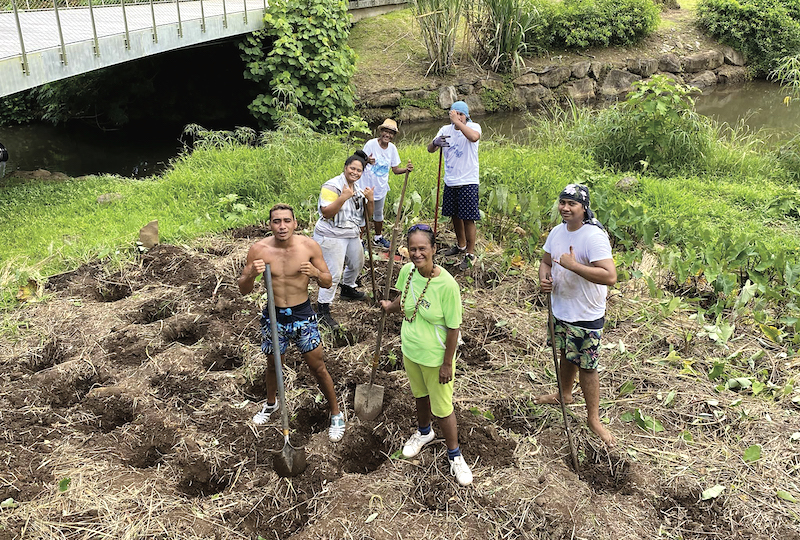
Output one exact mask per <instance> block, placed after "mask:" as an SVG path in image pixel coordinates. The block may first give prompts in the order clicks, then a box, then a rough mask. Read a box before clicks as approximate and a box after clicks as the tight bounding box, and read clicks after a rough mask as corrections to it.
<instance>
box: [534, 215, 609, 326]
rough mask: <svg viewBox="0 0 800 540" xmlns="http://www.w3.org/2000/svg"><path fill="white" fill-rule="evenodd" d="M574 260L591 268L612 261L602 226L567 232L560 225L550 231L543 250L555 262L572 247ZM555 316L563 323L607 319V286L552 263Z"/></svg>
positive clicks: (565, 226)
mask: <svg viewBox="0 0 800 540" xmlns="http://www.w3.org/2000/svg"><path fill="white" fill-rule="evenodd" d="M570 246H572V249H573V251H574V253H575V260H576V261H578V262H579V263H581V264H585V265H589V264H590V263H592V262H595V261H602V260H603V259H611V258H613V257H612V255H611V243H610V242H609V241H608V235H606V233H605V231H603V230H602V229H600V227H595V226H594V225H587V224H583V226H582V227H581V228H580V229H578V230H577V231H573V232H570V231H568V230H567V225H566V223H561V224H560V225H558V226H557V227H556V228H555V229H553V230H552V231H550V234H549V235H548V236H547V240H546V241H545V243H544V250H545V251H546V252H547V253H549V254H550V257H552V258H553V259H560V258H561V256H562V255H563V254H564V253H569V248H570ZM551 274H552V276H553V315H554V316H555V317H556V318H557V319H559V320H562V321H564V322H568V323H571V322H577V321H594V320H597V319H599V318H600V317H603V316H605V313H606V295H607V293H608V287H606V286H605V285H598V284H597V283H592V282H591V281H588V280H586V279H584V278H582V277H581V276H579V275H578V274H576V273H575V272H573V271H572V270H567V269H566V268H564V267H563V266H561V265H560V264H556V263H555V262H553V266H552V269H551Z"/></svg>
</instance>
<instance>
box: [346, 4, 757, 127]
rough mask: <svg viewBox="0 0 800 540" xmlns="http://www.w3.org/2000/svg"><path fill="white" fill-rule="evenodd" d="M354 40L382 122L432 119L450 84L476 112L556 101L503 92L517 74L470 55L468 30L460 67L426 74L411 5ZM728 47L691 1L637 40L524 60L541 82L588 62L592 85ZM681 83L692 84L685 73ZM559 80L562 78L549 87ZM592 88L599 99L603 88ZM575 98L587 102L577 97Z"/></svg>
mask: <svg viewBox="0 0 800 540" xmlns="http://www.w3.org/2000/svg"><path fill="white" fill-rule="evenodd" d="M350 45H351V46H352V47H353V48H354V49H355V51H356V53H357V55H358V61H357V64H356V74H355V77H354V79H353V82H354V84H355V86H356V88H357V93H358V98H359V104H360V106H361V107H362V114H363V115H364V116H365V117H366V118H367V119H368V120H370V121H375V120H380V119H382V116H387V115H395V116H397V117H399V118H400V119H401V120H403V121H416V120H426V119H429V118H430V117H431V116H433V115H435V114H436V110H437V109H438V108H440V107H439V102H438V95H432V93H433V92H435V91H437V90H439V89H441V88H443V87H448V86H453V87H454V88H455V89H456V91H457V92H458V94H459V97H463V96H464V95H465V94H471V93H473V91H476V92H477V94H480V101H481V103H480V104H479V103H478V102H477V100H476V99H475V98H477V97H478V95H476V96H474V98H473V101H472V103H471V104H475V105H477V107H475V109H476V111H477V112H478V113H479V114H480V112H481V110H480V109H481V105H482V106H483V109H485V111H486V112H494V111H496V110H504V109H505V110H508V109H519V108H524V106H526V105H527V106H528V108H534V107H535V106H536V105H537V104H538V103H540V102H546V101H550V100H551V99H552V95H550V94H551V93H550V91H549V90H546V91H545V90H542V89H540V88H536V89H533V90H532V91H533V93H535V94H538V96H535V97H533V98H531V97H530V95H529V94H530V93H531V90H528V91H527V92H523V93H522V95H520V93H519V92H517V95H514V92H513V88H511V89H512V91H511V92H505V95H504V92H503V86H504V84H505V85H506V86H507V87H508V82H509V80H510V79H513V77H510V76H508V75H505V76H504V75H500V74H496V73H493V72H491V71H489V70H486V69H483V68H482V67H481V66H479V65H477V63H476V62H474V61H473V60H472V58H471V56H470V50H469V39H467V38H465V36H464V32H463V31H462V32H461V35H460V36H459V39H458V40H457V42H456V47H455V55H454V56H455V66H454V68H453V69H452V70H451V73H449V74H448V75H446V76H437V75H434V74H430V73H428V67H429V61H428V57H427V52H426V50H425V46H424V44H423V42H422V38H421V36H420V29H419V25H418V24H417V22H416V20H415V19H414V17H413V14H412V12H411V10H410V9H405V10H401V11H396V12H393V13H390V14H387V15H384V16H381V17H375V18H372V19H365V20H362V21H359V22H358V23H356V24H355V25H354V26H353V28H352V30H351V34H350ZM724 49H726V48H725V47H724V46H722V45H721V44H720V43H719V42H717V41H715V40H714V39H712V38H710V37H709V36H707V35H706V34H704V33H703V32H702V30H701V29H700V28H699V27H698V26H697V25H696V22H695V10H694V2H692V3H689V4H687V5H686V6H685V7H684V8H682V9H666V10H664V11H663V12H662V13H661V23H660V25H659V27H658V29H657V30H656V31H655V32H654V33H653V34H651V35H650V36H649V37H647V38H645V39H644V40H642V41H641V42H639V43H638V44H636V45H633V46H630V47H607V48H592V49H586V50H582V51H572V50H552V51H548V52H547V53H546V54H542V55H538V56H532V57H529V58H526V62H525V69H524V70H523V74H525V73H526V72H527V73H530V74H531V75H533V77H535V78H536V79H535V80H534V79H533V78H530V79H531V80H530V81H523V83H524V84H528V83H530V82H533V84H537V83H538V82H539V80H538V76H537V75H536V74H537V73H542V72H552V71H553V70H554V69H555V68H557V67H559V66H562V67H572V66H575V65H580V64H584V65H587V68H586V70H587V71H588V69H589V68H591V64H596V65H597V66H603V69H604V70H605V72H604V73H603V74H602V75H600V74H598V76H594V77H593V78H594V80H595V82H599V81H601V80H602V78H601V77H605V74H606V73H607V72H608V71H609V70H610V69H613V68H615V67H618V68H620V69H625V68H626V66H627V65H628V61H629V60H631V61H634V62H636V61H638V60H639V59H656V60H657V59H659V58H660V57H662V56H664V55H674V56H675V57H676V58H677V59H678V65H677V67H676V68H675V69H669V68H667V69H664V66H663V65H662V66H660V70H661V71H672V72H674V73H678V72H682V71H683V69H682V66H681V65H680V59H681V58H683V57H686V56H692V55H697V54H698V53H701V52H704V51H710V50H717V51H722V50H724ZM737 60H740V59H737ZM737 63H739V64H741V63H742V62H741V61H738V62H737ZM579 69H580V68H579ZM599 69H600V68H598V70H599ZM656 69H659V68H658V67H656ZM634 71H636V70H635V69H634V70H631V72H632V73H633V72H634ZM697 73H699V71H698V72H697ZM586 75H587V74H586V71H584V72H583V73H582V74H581V73H579V74H578V75H575V74H574V73H573V77H572V79H573V80H575V79H582V78H585V77H586ZM589 75H590V77H592V75H591V74H589ZM645 76H646V75H645ZM744 76H745V74H744V71H743V70H742V71H739V72H737V74H736V78H737V80H744ZM568 78H569V77H568ZM483 81H485V82H483ZM557 82H558V81H557ZM561 82H566V80H564V81H561ZM681 82H687V83H689V82H690V81H689V80H684V79H683V78H682V79H681ZM559 85H560V82H559V84H556V85H554V86H550V87H549V88H553V87H555V86H559ZM545 86H546V87H547V85H545ZM484 89H488V90H490V91H491V96H490V97H488V96H486V95H484V94H482V93H481V91H482V90H484ZM595 90H597V94H598V99H599V94H600V89H599V88H596V89H595ZM565 92H566V93H567V94H568V95H570V97H573V99H574V98H575V97H576V96H578V95H579V94H574V92H572V91H570V90H567V89H565ZM526 94H527V95H526ZM622 94H623V95H624V93H622ZM582 95H584V96H585V94H582ZM613 97H616V96H613ZM577 101H588V99H585V98H584V99H580V98H579V99H578V100H577Z"/></svg>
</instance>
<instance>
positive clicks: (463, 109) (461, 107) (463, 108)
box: [450, 101, 469, 118]
mask: <svg viewBox="0 0 800 540" xmlns="http://www.w3.org/2000/svg"><path fill="white" fill-rule="evenodd" d="M450 110H451V111H458V112H460V113H462V114H464V116H466V117H467V118H469V105H467V104H466V103H465V102H463V101H456V102H454V103H453V104H452V105H450Z"/></svg>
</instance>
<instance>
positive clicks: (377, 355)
mask: <svg viewBox="0 0 800 540" xmlns="http://www.w3.org/2000/svg"><path fill="white" fill-rule="evenodd" d="M410 172H411V171H406V176H405V178H404V179H403V189H402V190H401V191H400V200H399V202H398V205H397V215H396V216H395V218H394V226H393V227H392V241H391V242H390V243H389V264H388V265H387V269H386V282H385V284H384V286H383V299H384V300H388V299H389V292H390V291H391V290H392V276H393V272H394V254H395V251H396V249H397V234H398V233H399V231H400V219H401V218H402V215H403V202H404V201H405V198H406V188H407V187H408V175H409V173H410ZM385 326H386V312H385V311H384V312H383V313H382V314H381V321H380V322H379V323H378V335H377V337H376V338H375V353H374V354H373V355H372V372H370V375H369V384H370V386H372V382H373V381H374V380H375V372H376V371H377V370H378V362H380V359H381V340H382V339H383V329H384V328H385Z"/></svg>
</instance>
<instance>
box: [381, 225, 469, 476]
mask: <svg viewBox="0 0 800 540" xmlns="http://www.w3.org/2000/svg"><path fill="white" fill-rule="evenodd" d="M406 243H407V244H408V254H409V257H410V258H411V262H410V263H408V264H406V265H405V266H404V267H403V268H402V269H401V270H400V274H399V275H398V277H397V284H396V287H397V288H398V289H399V290H400V291H401V294H400V296H398V297H397V298H396V299H395V300H394V301H393V302H390V301H389V300H382V301H381V308H382V309H383V310H384V311H386V312H387V313H398V312H401V311H402V313H403V325H402V327H401V329H400V339H401V344H402V350H403V365H404V366H405V369H406V374H407V375H408V382H409V383H410V385H411V393H412V394H413V395H414V398H415V399H416V407H417V425H418V426H419V427H418V428H417V431H416V432H415V433H414V434H413V435H412V436H411V438H410V439H408V441H406V443H405V444H404V445H403V457H406V458H411V457H414V456H416V455H417V454H419V452H420V450H422V447H423V446H425V445H426V444H427V443H429V442H431V441H432V440H433V438H434V436H435V435H434V433H433V429H432V428H431V420H432V417H433V416H435V417H437V418H438V419H439V427H440V428H441V429H442V431H443V432H444V438H445V442H446V443H447V457H448V458H449V462H450V473H451V474H453V475H454V476H455V477H456V480H457V481H458V483H459V484H461V485H462V486H466V485H469V484H471V483H472V471H470V469H469V465H467V463H466V461H464V457H463V456H462V455H461V449H460V448H459V446H458V425H457V424H456V415H455V412H454V410H453V380H454V375H455V371H454V366H453V362H454V361H455V355H456V347H457V346H458V336H459V332H460V327H461V315H462V307H461V293H460V290H459V286H458V283H457V282H456V280H455V279H453V276H451V275H450V274H449V273H448V272H447V270H445V269H444V268H442V267H441V266H439V265H437V264H434V262H433V254H434V252H435V251H436V248H435V245H434V236H433V231H432V230H431V228H430V227H429V226H428V225H425V224H418V225H414V226H413V227H411V228H410V229H409V230H408V234H407V235H406Z"/></svg>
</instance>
